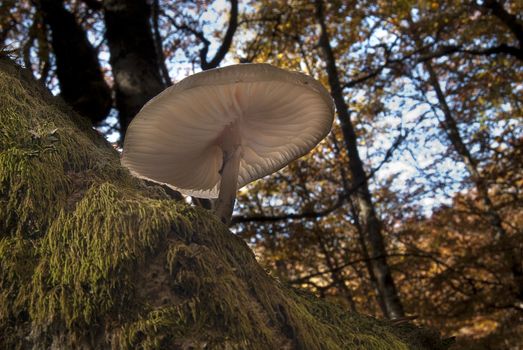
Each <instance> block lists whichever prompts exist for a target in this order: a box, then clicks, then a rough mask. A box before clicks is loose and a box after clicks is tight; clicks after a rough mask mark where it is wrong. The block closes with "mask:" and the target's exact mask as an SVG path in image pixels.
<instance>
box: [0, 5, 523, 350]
mask: <svg viewBox="0 0 523 350" xmlns="http://www.w3.org/2000/svg"><path fill="white" fill-rule="evenodd" d="M45 9H48V11H47V12H46V11H45ZM49 9H50V10H49ZM51 10H52V11H51ZM522 13H523V4H521V3H520V2H519V1H508V0H507V1H496V0H488V1H479V0H478V1H468V0H467V1H465V0H464V1H458V2H456V1H411V0H398V1H379V0H378V1H376V0H354V1H329V2H326V1H323V2H322V1H291V2H289V1H252V2H249V1H232V0H231V1H203V0H202V1H176V2H170V1H163V0H155V1H144V0H142V1H138V0H136V1H134V0H133V1H130V2H128V1H126V2H125V4H124V3H123V2H119V1H97V0H94V1H93V0H84V1H79V0H71V1H58V0H39V1H37V0H34V1H31V2H29V1H16V2H15V1H4V2H2V4H1V5H0V26H1V28H2V30H1V31H0V32H1V35H0V39H1V41H2V43H3V45H5V46H6V47H7V49H8V50H11V51H14V53H15V54H16V55H17V56H18V58H19V62H20V63H23V64H24V65H25V66H27V67H30V68H31V69H32V71H33V73H34V75H35V76H36V77H37V78H39V79H40V80H42V81H43V82H45V83H46V84H47V86H48V87H50V88H51V89H53V91H54V92H57V93H58V92H60V93H61V94H62V96H63V97H64V99H65V100H66V101H67V102H68V103H69V104H71V105H72V106H73V107H74V108H75V109H76V110H78V111H79V112H81V113H83V114H84V115H86V116H88V117H89V118H91V120H92V121H93V122H94V123H98V128H99V130H101V131H103V132H106V133H107V134H110V133H111V132H112V131H115V130H116V131H121V132H124V131H125V126H126V125H128V123H129V121H130V120H131V119H132V117H133V115H134V113H136V111H137V110H138V109H139V108H141V105H143V104H144V103H145V102H146V101H147V100H148V99H149V98H150V97H152V96H154V95H155V94H156V92H155V91H160V90H161V89H163V88H164V87H166V86H168V85H169V84H171V81H176V80H178V79H180V78H182V77H183V76H185V75H187V74H189V73H191V72H196V71H198V70H204V69H208V68H213V67H216V66H219V65H223V64H228V63H232V62H269V63H272V64H275V65H277V66H280V67H284V68H289V69H299V70H303V71H305V72H307V73H308V74H310V75H313V76H314V77H316V78H317V79H319V80H320V81H321V82H322V83H323V84H324V85H325V86H326V87H329V88H330V90H331V91H332V94H333V98H334V99H335V100H336V103H337V109H338V121H337V122H336V123H335V125H334V128H333V132H332V133H331V135H329V137H328V138H327V139H326V140H325V141H323V142H322V143H321V144H320V145H319V146H318V147H317V148H316V149H315V150H314V151H313V152H312V153H311V154H310V155H308V156H307V157H304V158H302V159H300V160H297V161H296V162H294V163H293V164H291V165H290V166H289V167H287V168H285V169H282V170H281V171H280V172H279V173H278V174H275V175H273V176H271V177H270V178H269V179H265V180H264V181H262V182H258V183H254V184H252V185H250V186H249V187H248V188H246V189H242V190H241V191H240V195H239V202H238V206H237V211H236V215H235V218H234V226H233V229H234V230H235V232H236V233H237V234H238V235H240V236H241V237H243V238H244V239H245V240H246V241H247V242H249V244H250V245H251V247H252V248H253V250H254V251H255V252H256V254H257V257H258V259H259V261H261V262H262V263H263V264H264V265H265V266H267V268H269V269H271V271H273V273H274V274H277V275H278V277H279V278H280V279H281V280H284V281H288V282H289V283H291V284H293V285H295V286H300V287H303V288H307V289H310V290H312V291H314V292H315V293H316V294H317V295H320V296H322V297H324V298H327V299H330V300H333V301H336V302H338V303H339V304H340V305H342V306H343V307H344V308H345V309H346V310H347V311H346V312H349V310H351V309H355V310H357V311H359V312H363V313H368V314H372V315H380V316H383V315H384V316H386V317H398V316H400V315H402V313H403V311H404V312H405V313H406V314H407V315H408V316H409V317H407V318H413V317H415V316H417V317H418V318H417V320H416V322H419V323H421V324H429V325H432V326H435V327H437V328H439V329H441V330H442V331H444V332H446V334H448V335H457V336H458V338H459V339H460V341H461V343H459V344H461V346H462V348H464V349H469V348H481V347H482V346H483V347H484V348H488V347H489V346H490V347H491V348H492V347H493V348H496V349H497V348H500V349H511V348H517V346H520V344H521V343H522V340H521V337H520V334H523V329H522V328H523V326H522V325H523V316H522V311H521V287H522V286H523V284H522V283H521V271H522V269H523V266H522V261H523V247H522V245H521V242H522V239H521V238H522V237H521V236H522V231H521V229H520V227H521V207H522V206H521V203H522V200H521V184H522V181H521V176H522V171H521V164H522V162H521V152H520V151H519V150H520V149H521V141H522V137H523V135H522V132H521V130H522V128H521V116H522V115H523V113H522V106H521V101H522V100H523V98H522V97H523V96H522V93H523V90H522V89H521V81H523V68H522V65H521V47H522V46H521V42H522V41H521V28H522V21H523V18H522V17H521V14H522ZM57 18H59V20H57ZM53 21H54V23H55V24H54V26H55V27H56V26H58V27H57V28H65V27H64V26H67V28H68V29H67V30H65V29H64V30H62V29H54V30H53ZM129 21H132V23H133V25H132V28H131V29H132V31H133V32H132V35H130V34H131V30H122V29H123V28H128V27H129V26H127V27H125V23H127V24H129ZM109 22H110V23H109ZM120 24H124V25H123V26H121V25H120ZM109 28H112V29H111V30H110V29H109ZM69 43H73V44H74V45H75V46H74V47H76V48H77V49H76V50H74V52H73V50H64V49H63V48H64V47H66V48H67V47H69V46H68V45H71V44H69ZM60 48H62V49H60ZM76 56H78V57H76ZM65 62H67V63H65ZM82 67H83V68H82ZM64 72H65V73H64ZM102 77H103V79H101V78H102ZM67 81H69V82H76V83H73V84H71V83H70V84H69V85H67ZM109 91H110V93H109ZM111 96H112V97H111ZM86 101H88V103H86ZM109 105H111V106H112V109H111V110H110V111H109V109H108V106H109ZM82 106H83V107H82ZM86 106H87V107H88V108H86ZM82 108H84V110H82ZM106 116H107V118H106V119H105V121H102V119H104V117H106ZM115 121H116V122H115ZM119 135H123V133H121V134H119ZM112 137H113V139H114V135H113V136H112ZM195 202H197V203H200V204H202V205H203V206H208V205H209V203H201V202H199V201H195ZM402 310H403V311H402ZM398 322H400V321H398ZM457 346H458V348H459V346H460V345H457Z"/></svg>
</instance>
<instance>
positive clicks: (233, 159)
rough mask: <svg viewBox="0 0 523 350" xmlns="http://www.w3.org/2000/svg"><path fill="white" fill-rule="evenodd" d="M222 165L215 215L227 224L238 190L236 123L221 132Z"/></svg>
mask: <svg viewBox="0 0 523 350" xmlns="http://www.w3.org/2000/svg"><path fill="white" fill-rule="evenodd" d="M221 148H222V152H223V165H222V169H221V170H220V174H221V182H220V194H219V196H218V200H217V201H216V211H215V212H216V215H217V216H218V217H219V218H220V220H221V221H222V222H223V223H224V224H226V225H229V224H230V222H231V216H232V210H233V209H234V202H235V200H236V191H237V190H238V172H239V170H240V159H241V150H240V144H239V137H238V129H237V125H233V126H230V127H228V128H227V129H226V131H225V132H224V134H223V141H222V144H221Z"/></svg>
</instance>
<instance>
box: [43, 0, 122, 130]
mask: <svg viewBox="0 0 523 350" xmlns="http://www.w3.org/2000/svg"><path fill="white" fill-rule="evenodd" d="M35 4H36V6H37V8H38V10H39V11H40V13H41V14H42V18H43V20H44V23H45V24H46V25H47V26H48V27H49V28H50V29H51V43H52V47H53V52H54V55H55V58H56V75H57V76H58V81H59V82H60V90H61V96H62V97H63V99H64V100H65V101H66V102H67V103H69V104H70V105H71V106H72V107H73V108H74V109H75V110H76V111H78V112H79V113H80V114H81V115H83V116H85V117H87V118H89V119H90V120H91V121H92V122H93V123H94V124H96V123H98V122H100V121H102V120H103V119H105V117H106V116H107V114H108V113H109V110H110V108H111V105H112V98H111V90H110V88H109V86H108V85H107V83H106V82H105V79H104V76H103V73H102V70H101V67H100V63H99V61H98V57H97V52H96V50H95V49H94V47H93V46H92V45H91V44H90V43H89V41H88V40H87V35H86V33H85V31H84V30H83V29H82V27H81V26H80V25H79V24H78V23H77V22H76V19H75V17H74V15H73V14H72V13H70V12H69V11H67V10H66V9H65V8H64V5H63V1H62V0H38V1H36V2H35Z"/></svg>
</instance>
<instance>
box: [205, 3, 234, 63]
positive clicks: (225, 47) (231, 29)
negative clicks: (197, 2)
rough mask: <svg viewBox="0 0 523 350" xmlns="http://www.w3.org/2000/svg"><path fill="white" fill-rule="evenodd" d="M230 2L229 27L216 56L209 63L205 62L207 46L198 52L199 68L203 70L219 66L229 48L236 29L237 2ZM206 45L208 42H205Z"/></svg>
mask: <svg viewBox="0 0 523 350" xmlns="http://www.w3.org/2000/svg"><path fill="white" fill-rule="evenodd" d="M230 2H231V15H230V17H229V26H228V27H227V31H226V32H225V36H224V37H223V41H222V44H221V45H220V48H219V49H218V51H216V54H215V55H214V57H213V58H212V60H211V61H210V62H208V61H207V52H208V50H209V44H207V45H204V47H203V48H202V50H201V51H200V59H201V66H202V69H203V70H207V69H211V68H216V67H218V66H219V65H220V62H221V61H222V60H223V58H224V57H225V55H226V54H227V52H229V49H230V48H231V44H232V38H233V37H234V33H236V29H237V28H238V0H230ZM207 43H208V41H207Z"/></svg>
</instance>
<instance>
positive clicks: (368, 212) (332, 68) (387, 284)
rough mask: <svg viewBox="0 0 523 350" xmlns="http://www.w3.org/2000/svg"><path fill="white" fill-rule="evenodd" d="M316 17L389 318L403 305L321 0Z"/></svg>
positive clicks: (399, 312)
mask: <svg viewBox="0 0 523 350" xmlns="http://www.w3.org/2000/svg"><path fill="white" fill-rule="evenodd" d="M316 17H317V20H318V23H319V24H320V27H321V33H320V42H319V45H320V47H321V49H322V50H323V53H324V56H325V62H326V65H327V74H328V78H329V85H330V87H331V94H332V97H333V98H334V103H335V105H336V110H337V113H338V119H339V121H340V125H341V129H342V132H343V137H344V141H345V147H346V149H347V152H348V154H349V169H350V173H351V177H352V182H353V186H355V187H357V188H356V190H355V192H354V195H353V200H354V204H355V207H356V209H357V212H358V213H357V214H358V215H357V216H358V220H359V224H360V225H361V228H362V230H363V232H364V234H365V237H366V244H367V245H368V246H367V249H368V251H369V258H370V259H371V266H372V272H371V273H370V276H375V278H376V285H377V287H378V291H379V296H378V297H379V298H381V299H382V300H381V301H380V302H379V304H380V305H382V306H383V305H384V306H385V310H382V311H383V313H384V315H385V316H387V317H389V318H399V317H403V316H404V311H403V305H402V304H401V301H400V298H399V296H398V292H397V290H396V286H395V284H394V280H393V279H392V274H391V271H390V267H389V265H388V263H387V258H386V256H387V254H386V250H385V244H384V241H383V236H382V232H381V223H380V221H379V219H378V217H377V215H376V211H375V209H374V205H373V203H372V200H371V195H370V191H369V187H368V183H367V175H366V174H365V170H364V168H363V163H362V161H361V158H360V156H359V152H358V146H357V142H356V134H355V132H354V128H353V126H352V123H351V120H350V115H349V110H348V107H347V104H346V103H345V99H344V97H343V92H342V87H341V84H340V81H339V76H338V71H337V68H336V59H335V57H334V53H333V51H332V47H331V45H330V39H329V36H328V32H327V28H326V25H325V17H324V14H323V1H322V0H316Z"/></svg>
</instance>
